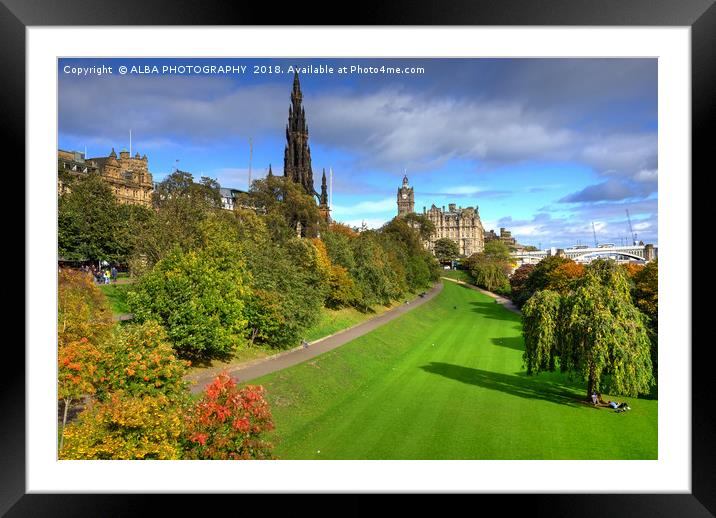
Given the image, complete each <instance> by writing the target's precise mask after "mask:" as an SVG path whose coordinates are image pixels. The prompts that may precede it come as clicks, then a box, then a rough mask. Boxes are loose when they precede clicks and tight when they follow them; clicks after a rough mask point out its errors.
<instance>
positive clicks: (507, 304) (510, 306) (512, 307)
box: [440, 277, 522, 315]
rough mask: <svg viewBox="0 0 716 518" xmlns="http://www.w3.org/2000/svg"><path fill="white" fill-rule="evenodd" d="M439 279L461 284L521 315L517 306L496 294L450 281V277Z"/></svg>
mask: <svg viewBox="0 0 716 518" xmlns="http://www.w3.org/2000/svg"><path fill="white" fill-rule="evenodd" d="M440 278H441V279H445V280H446V281H452V282H454V283H456V284H462V285H463V286H466V287H468V288H472V289H473V290H475V291H479V292H480V293H484V294H485V295H487V296H488V297H492V298H493V299H495V302H497V303H498V304H502V305H503V306H504V307H505V308H507V309H509V310H510V311H512V312H513V313H517V314H518V315H521V314H522V311H520V309H519V308H518V307H517V306H515V303H514V302H512V301H511V300H510V299H508V298H507V297H503V296H502V295H498V294H497V293H492V292H491V291H487V290H483V289H482V288H478V287H477V286H475V285H474V284H470V283H469V282H465V281H458V280H457V279H451V278H450V277H440Z"/></svg>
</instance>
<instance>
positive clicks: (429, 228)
mask: <svg viewBox="0 0 716 518" xmlns="http://www.w3.org/2000/svg"><path fill="white" fill-rule="evenodd" d="M403 218H404V219H405V221H407V222H408V224H410V225H411V226H412V227H413V228H416V229H417V230H418V234H419V235H420V239H422V240H423V241H428V240H429V239H430V237H431V236H432V235H433V234H434V233H435V224H434V223H433V222H432V221H430V219H429V218H428V217H427V216H425V215H424V214H417V213H415V212H411V213H409V214H406V215H405V216H403Z"/></svg>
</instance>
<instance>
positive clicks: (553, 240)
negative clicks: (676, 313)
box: [58, 58, 658, 249]
mask: <svg viewBox="0 0 716 518" xmlns="http://www.w3.org/2000/svg"><path fill="white" fill-rule="evenodd" d="M212 66H213V67H214V69H211V68H210V67H212ZM120 67H126V70H127V72H126V73H121V68H120ZM182 67H183V68H182ZM202 67H206V68H202ZM243 67H245V68H243ZM319 67H322V68H319ZM381 67H384V68H382V69H381ZM110 68H111V72H110V70H109V69H110ZM294 68H298V72H299V77H300V81H301V90H302V92H303V105H304V108H305V112H306V120H307V123H308V127H309V145H310V148H311V157H312V165H313V177H314V181H315V185H316V189H317V190H318V191H320V182H321V172H322V170H323V169H324V168H325V170H326V173H327V175H328V171H329V168H330V169H332V171H333V195H332V198H333V205H332V211H331V216H332V218H333V219H334V220H337V221H341V222H344V223H347V224H349V225H351V226H360V225H361V223H362V222H365V223H366V224H367V226H368V227H370V228H377V227H379V226H381V225H382V224H383V223H385V222H387V221H389V220H390V219H392V218H393V217H394V216H395V215H396V214H397V203H396V193H397V189H398V187H400V185H401V183H402V178H403V175H404V174H407V176H408V179H409V182H410V185H411V186H413V187H414V189H415V210H416V212H418V213H420V212H422V210H423V207H427V208H429V207H430V206H431V205H432V204H435V205H436V206H438V207H441V206H446V207H447V205H448V204H449V203H455V204H456V205H458V206H462V207H468V206H471V207H477V208H478V210H479V213H480V217H481V220H482V222H483V226H484V227H485V230H486V231H489V230H491V229H494V230H495V231H496V232H499V229H500V227H505V228H506V229H508V230H511V231H512V235H513V237H516V238H517V241H518V242H519V243H521V244H524V245H534V246H538V247H540V248H542V249H544V248H548V247H567V246H571V245H575V244H587V245H593V244H594V233H595V231H596V238H597V241H598V242H599V243H605V242H610V243H615V244H617V245H620V244H629V243H630V241H631V238H630V228H629V222H628V221H627V210H628V211H629V216H630V218H631V225H632V228H633V232H634V233H636V234H637V239H639V240H642V241H644V242H645V243H654V244H657V245H658V220H657V210H658V192H657V181H658V159H657V158H658V157H657V131H658V113H657V60H656V59H594V58H580V59H534V58H530V59H382V58H380V59H379V58H376V59H352V58H351V59H348V58H346V59H268V58H261V59H227V58H220V59H195V58H187V59H182V58H177V59H149V58H147V59H119V58H116V59H99V58H98V59H60V60H59V63H58V76H59V92H58V94H59V105H58V113H59V120H58V147H59V148H60V149H65V150H73V151H81V152H84V151H85V149H86V150H87V155H88V156H89V157H100V156H107V155H108V154H109V152H110V151H111V149H112V148H114V149H115V150H116V151H117V152H118V153H119V151H120V150H121V149H123V148H126V149H129V147H130V143H129V131H130V130H131V131H132V143H131V147H132V154H135V153H137V152H139V153H140V154H141V155H144V154H146V155H147V157H148V160H149V170H150V171H151V172H152V174H153V176H154V179H155V181H161V180H162V179H163V178H165V177H166V176H167V175H168V174H171V172H172V171H173V170H175V168H177V167H178V168H179V169H181V170H182V171H188V172H190V173H192V174H193V175H194V177H195V178H196V179H199V178H200V177H201V176H208V177H211V178H214V179H216V180H218V181H219V183H220V184H221V186H222V187H232V188H236V189H242V190H246V189H247V187H248V173H249V165H251V172H252V178H254V179H256V178H260V177H263V176H265V174H266V171H267V170H268V167H269V164H271V166H272V169H273V172H274V174H282V173H283V151H284V146H285V144H286V135H285V127H286V123H287V121H288V108H289V105H290V94H291V88H292V84H293V69H294ZM396 69H399V70H401V71H404V70H406V69H408V73H396V72H395V70H396ZM411 69H412V70H411ZM341 70H343V71H344V72H341ZM249 141H251V143H252V146H251V147H252V150H253V151H252V153H250V146H249Z"/></svg>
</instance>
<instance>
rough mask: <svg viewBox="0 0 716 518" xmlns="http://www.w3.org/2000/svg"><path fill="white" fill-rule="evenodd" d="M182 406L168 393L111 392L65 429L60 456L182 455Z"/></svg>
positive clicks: (129, 456)
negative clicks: (167, 394) (147, 394)
mask: <svg viewBox="0 0 716 518" xmlns="http://www.w3.org/2000/svg"><path fill="white" fill-rule="evenodd" d="M183 433H184V420H183V408H182V407H181V405H178V404H177V402H176V401H174V400H172V399H171V398H169V397H167V396H165V395H157V396H142V397H134V396H130V395H128V394H127V393H125V392H124V391H121V390H120V391H117V392H115V393H114V394H112V395H111V396H110V397H109V399H108V400H107V401H106V402H103V403H95V404H94V405H92V406H90V407H89V408H88V409H87V410H85V411H84V412H83V413H82V414H81V417H80V420H79V421H78V422H77V423H72V424H70V425H68V426H67V428H66V429H65V439H64V440H65V444H64V448H63V449H62V450H60V458H61V459H95V460H108V459H125V460H130V459H181V457H182V444H183V443H182V437H183Z"/></svg>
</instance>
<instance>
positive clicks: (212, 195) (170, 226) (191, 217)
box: [131, 171, 225, 274]
mask: <svg viewBox="0 0 716 518" xmlns="http://www.w3.org/2000/svg"><path fill="white" fill-rule="evenodd" d="M153 196H154V206H155V208H156V212H153V213H152V214H151V216H148V217H146V218H143V219H140V220H138V221H137V223H136V238H135V243H136V244H135V246H134V248H133V250H134V254H133V257H132V260H131V264H132V269H133V271H135V272H137V273H140V274H141V273H145V272H146V271H148V270H150V269H151V268H152V267H153V266H154V265H155V264H156V263H158V262H159V261H160V260H161V259H163V258H164V257H166V256H167V255H168V254H169V253H171V252H172V251H173V250H174V249H176V248H178V249H180V250H181V251H183V252H187V251H189V250H194V249H196V248H199V247H200V246H201V243H202V242H203V241H204V238H205V229H204V225H205V222H206V221H207V220H208V219H210V218H211V217H219V218H220V217H221V214H222V213H223V212H225V211H223V210H222V209H221V195H220V191H219V184H218V183H216V181H215V180H212V179H211V178H206V177H202V179H201V181H200V182H199V183H197V182H194V177H193V176H192V175H191V174H189V173H185V172H183V171H176V172H174V173H172V174H171V175H169V176H168V177H167V178H165V179H164V180H163V181H162V182H160V183H159V184H158V185H157V188H156V189H155V191H154V195H153Z"/></svg>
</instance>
